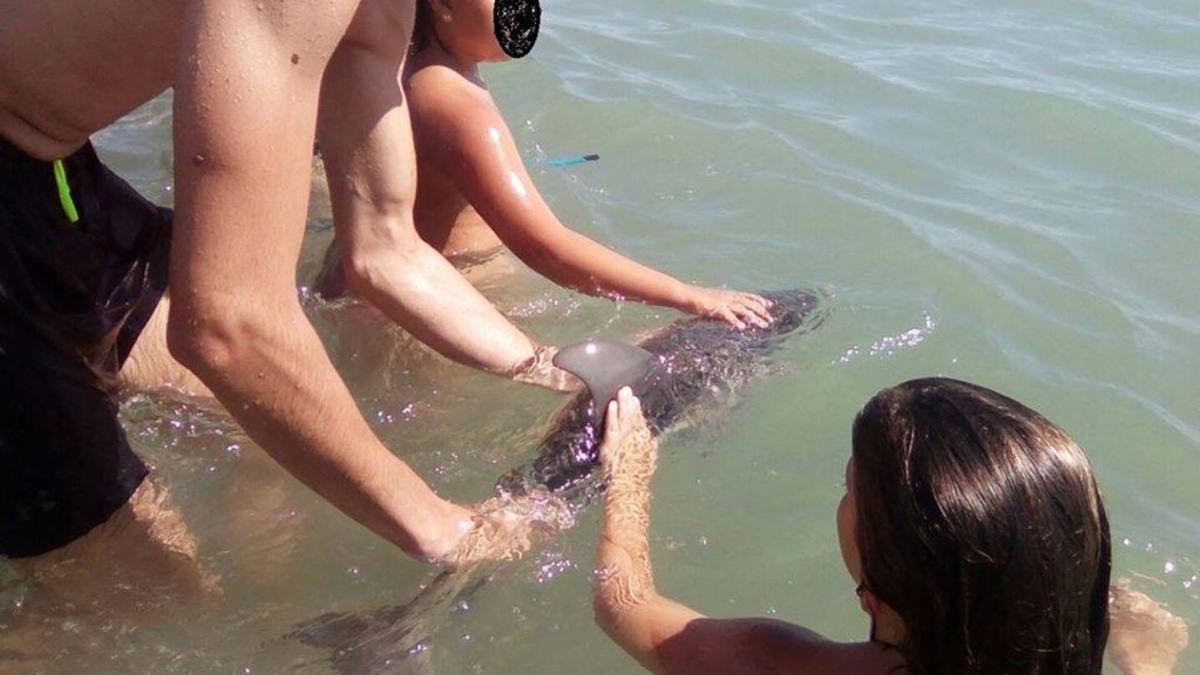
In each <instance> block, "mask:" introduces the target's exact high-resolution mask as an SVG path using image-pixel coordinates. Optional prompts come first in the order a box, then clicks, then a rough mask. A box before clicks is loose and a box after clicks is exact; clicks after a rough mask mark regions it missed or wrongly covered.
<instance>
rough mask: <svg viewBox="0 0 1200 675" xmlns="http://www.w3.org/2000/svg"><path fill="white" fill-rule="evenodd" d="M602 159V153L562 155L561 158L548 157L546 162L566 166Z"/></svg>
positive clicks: (555, 165) (556, 165)
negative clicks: (576, 155) (575, 155)
mask: <svg viewBox="0 0 1200 675" xmlns="http://www.w3.org/2000/svg"><path fill="white" fill-rule="evenodd" d="M598 159H600V155H596V154H592V155H579V156H578V157H561V158H559V159H548V160H546V163H547V164H549V165H550V166H553V167H557V168H560V169H561V168H562V167H565V166H577V165H579V164H587V163H588V162H594V161H596V160H598Z"/></svg>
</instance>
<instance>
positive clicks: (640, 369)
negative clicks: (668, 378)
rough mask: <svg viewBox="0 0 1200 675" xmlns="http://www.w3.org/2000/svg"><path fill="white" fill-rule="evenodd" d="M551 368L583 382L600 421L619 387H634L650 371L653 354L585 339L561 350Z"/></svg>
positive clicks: (622, 343)
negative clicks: (555, 367)
mask: <svg viewBox="0 0 1200 675" xmlns="http://www.w3.org/2000/svg"><path fill="white" fill-rule="evenodd" d="M554 365H556V366H558V367H559V368H562V369H563V370H565V371H567V372H569V373H571V374H572V375H574V376H575V377H578V378H579V379H581V380H583V383H584V384H586V385H587V388H588V391H590V392H591V393H592V400H593V401H595V402H596V416H597V417H598V418H599V419H600V420H601V421H603V419H604V411H605V408H606V407H607V406H608V402H609V401H611V400H613V399H614V398H616V396H617V392H618V391H619V390H620V389H621V387H624V386H633V385H635V384H637V383H638V381H640V380H641V379H642V378H644V377H645V376H646V375H647V374H648V373H649V372H650V369H651V367H652V366H653V365H654V354H651V353H650V352H648V351H646V350H645V349H642V348H641V347H638V346H636V345H630V344H625V343H624V342H616V341H614V340H586V341H584V342H579V343H576V344H573V345H569V346H567V347H563V348H562V349H560V350H559V351H558V353H557V354H555V355H554Z"/></svg>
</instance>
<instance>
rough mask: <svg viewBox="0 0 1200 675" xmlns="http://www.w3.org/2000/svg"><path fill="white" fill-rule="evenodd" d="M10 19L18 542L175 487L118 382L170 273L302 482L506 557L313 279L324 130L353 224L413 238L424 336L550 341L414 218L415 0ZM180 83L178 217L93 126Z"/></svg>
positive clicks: (192, 330) (373, 515)
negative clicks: (391, 401) (408, 100)
mask: <svg viewBox="0 0 1200 675" xmlns="http://www.w3.org/2000/svg"><path fill="white" fill-rule="evenodd" d="M0 16H2V17H3V21H0V383H3V386H2V387H0V556H5V557H9V558H14V559H16V558H31V557H34V556H38V555H40V554H45V553H47V552H49V551H53V550H55V549H60V548H61V547H64V546H66V545H67V544H69V543H70V542H72V541H73V540H77V539H80V538H82V537H84V535H85V534H86V533H88V532H89V531H92V530H97V531H99V530H98V529H97V526H99V525H101V524H102V523H105V522H106V521H114V522H115V521H116V520H118V519H116V518H114V517H113V516H114V514H117V513H118V512H122V510H123V509H126V510H127V509H130V508H131V506H130V504H132V505H133V506H132V507H137V505H138V504H155V503H157V502H158V498H157V497H153V498H152V497H149V496H147V497H145V498H139V494H141V493H143V492H146V491H148V490H151V489H150V488H148V487H147V486H148V485H150V484H151V483H152V482H153V481H150V480H146V475H147V473H148V470H147V468H146V467H145V465H144V464H142V462H141V461H140V460H139V459H138V458H137V456H136V455H134V454H133V453H132V451H131V450H130V448H129V445H128V443H127V441H126V439H125V435H124V433H123V431H122V429H121V428H120V425H119V423H118V421H117V417H116V412H117V408H116V404H115V402H114V398H113V394H114V386H113V379H114V375H115V373H116V371H117V370H118V369H119V367H120V364H121V362H122V361H123V360H124V359H125V357H126V356H127V355H128V353H129V350H130V348H131V346H132V344H133V342H134V340H135V339H136V338H137V335H138V333H139V331H140V330H141V329H142V327H143V326H144V324H145V322H146V321H147V319H148V317H149V316H150V314H151V313H152V312H153V310H154V308H155V305H156V304H157V303H158V301H159V298H160V297H161V295H162V293H163V292H164V291H165V290H166V287H167V286H168V285H169V288H170V295H171V298H172V307H171V309H170V316H169V321H168V324H169V325H168V327H167V333H168V342H169V346H170V350H171V352H172V354H173V355H174V356H175V357H176V358H177V359H178V360H179V361H180V362H182V363H183V364H184V365H185V366H186V367H187V368H188V369H189V370H191V371H192V372H194V373H195V374H196V375H198V376H199V378H200V379H201V380H202V381H203V383H204V384H205V385H206V386H207V387H208V388H209V389H211V390H212V391H213V392H214V394H215V395H216V397H217V398H218V399H219V400H220V402H221V403H222V404H223V405H224V407H225V408H226V409H227V410H228V411H229V412H230V413H231V414H232V415H233V416H234V417H235V418H236V420H237V421H238V423H240V424H241V426H242V427H243V428H244V429H245V430H246V432H247V433H248V434H249V435H250V436H251V437H252V438H253V439H254V440H255V441H256V442H257V443H258V444H259V445H261V446H262V447H263V448H264V449H265V450H266V451H267V452H268V454H270V455H271V457H272V458H274V459H275V461H277V462H278V463H280V464H281V465H282V466H283V467H284V468H285V469H286V470H288V471H289V472H290V473H291V474H292V475H293V476H295V477H296V478H298V479H299V480H301V481H302V482H304V483H305V484H306V485H308V486H309V487H310V488H311V489H313V490H314V491H316V492H317V493H318V494H320V495H321V496H322V497H323V498H325V499H326V500H328V501H329V502H330V503H332V504H333V505H334V506H336V507H337V508H339V509H341V510H342V511H343V512H345V513H346V514H347V515H349V516H350V517H351V518H353V519H355V520H357V521H358V522H360V523H361V524H363V525H364V526H366V527H368V528H370V529H371V530H372V531H374V532H375V533H377V534H378V535H379V536H381V537H383V538H385V539H387V540H388V541H390V542H392V543H394V544H396V545H397V546H399V547H400V548H402V549H403V550H404V551H405V552H406V553H408V554H409V555H411V556H414V557H417V558H421V559H427V560H434V561H441V562H447V563H454V562H461V559H460V556H459V555H458V554H459V552H462V551H472V552H473V553H472V555H495V554H503V553H504V551H499V550H498V549H497V548H496V547H493V546H490V545H481V543H480V542H479V541H478V539H479V538H480V537H491V538H493V539H494V542H495V543H496V544H497V546H498V547H499V548H500V549H503V548H504V546H503V543H504V542H505V541H508V538H507V535H508V534H510V532H508V531H507V530H506V527H505V524H504V523H503V522H498V521H497V520H495V519H492V518H490V517H484V516H480V515H478V513H477V512H476V511H474V510H472V509H468V508H465V507H463V506H459V505H457V504H454V503H451V502H449V501H447V500H445V499H442V498H441V497H439V496H438V495H436V494H435V493H434V492H433V490H432V489H431V488H430V487H429V486H428V485H427V484H426V483H425V482H424V481H422V480H421V479H420V477H418V476H417V475H416V474H415V473H414V472H413V471H412V469H410V468H409V467H408V466H407V465H406V464H405V463H404V462H403V461H401V460H400V459H398V458H397V457H396V456H395V455H393V454H392V453H391V452H390V451H389V450H388V449H387V448H386V447H384V445H383V444H382V443H381V442H380V441H379V440H378V439H377V438H376V437H375V435H374V434H373V433H372V432H371V430H370V428H369V427H368V426H367V424H366V422H365V421H364V419H363V418H362V416H361V414H360V413H359V411H358V409H357V408H356V407H355V404H354V401H353V399H352V398H351V397H350V394H349V392H348V391H347V389H346V386H345V385H344V384H343V382H342V381H341V380H340V378H339V377H338V375H337V373H336V372H335V371H334V369H333V367H332V365H331V364H330V362H329V359H328V357H327V356H326V354H325V352H324V350H323V348H322V345H321V342H320V340H319V339H318V337H317V335H316V333H315V331H314V330H313V328H312V326H311V325H310V324H309V323H308V321H307V320H306V318H305V316H304V313H303V312H302V311H301V307H300V303H299V301H298V298H297V293H296V289H295V286H294V282H293V280H294V274H295V266H296V260H297V257H298V255H299V250H300V243H301V238H302V236H303V233H304V228H303V223H304V219H305V212H306V205H307V194H308V187H309V180H308V175H309V166H310V155H311V151H312V142H313V138H314V136H315V133H316V130H317V128H318V126H319V127H320V129H321V139H322V149H323V152H324V155H325V160H326V162H327V164H328V166H329V174H330V175H331V176H333V177H335V180H333V181H331V183H332V184H331V190H332V197H333V200H334V204H335V213H336V216H337V218H338V220H339V221H340V226H341V228H342V231H343V232H344V233H346V236H347V237H348V238H349V239H350V240H351V241H354V240H356V238H357V237H359V236H367V235H368V234H369V236H370V237H373V238H377V239H384V240H387V241H389V242H390V243H391V244H392V246H391V247H390V249H389V255H390V256H391V257H392V260H393V262H394V263H395V266H394V268H393V274H392V276H391V277H390V281H391V282H392V283H393V284H394V287H395V288H394V298H395V301H396V303H397V307H399V308H401V309H400V310H399V311H403V312H404V313H405V315H406V316H408V317H409V318H410V319H411V321H410V322H409V325H410V327H411V328H412V330H413V331H414V332H416V333H417V334H418V336H419V337H420V338H422V339H423V340H426V341H428V342H430V343H432V344H433V345H434V346H435V347H437V348H438V349H439V350H441V351H443V352H444V353H447V354H450V355H452V356H455V357H457V358H459V359H460V360H462V361H465V362H467V363H471V364H473V365H477V366H479V367H483V368H486V369H490V370H496V371H503V370H505V369H510V368H512V367H513V364H518V363H522V362H529V361H531V360H532V359H533V358H534V345H533V344H532V343H531V342H530V341H529V340H528V339H527V338H526V337H525V336H524V335H522V334H521V333H520V332H519V331H517V330H516V329H515V328H513V327H512V326H511V325H509V324H508V323H507V322H506V321H504V319H503V317H501V316H500V315H499V314H498V313H497V312H496V311H495V309H493V308H492V307H491V305H490V304H489V303H488V302H487V301H486V300H485V299H484V298H482V297H481V296H480V295H479V294H478V293H477V292H476V291H475V290H474V289H473V288H472V287H471V286H470V285H469V284H468V283H467V282H466V281H465V280H464V279H463V278H462V277H461V276H460V275H459V274H458V273H457V272H456V271H455V270H454V269H453V267H451V266H450V265H449V264H448V263H447V262H446V261H445V259H444V258H443V257H442V256H441V255H439V254H438V252H436V251H434V250H433V249H431V248H430V247H428V246H427V245H425V244H423V243H422V242H421V240H420V238H419V237H418V236H417V234H416V232H415V230H414V228H413V225H412V215H411V211H412V202H413V189H414V174H415V167H414V161H413V148H412V138H411V132H410V126H409V119H408V110H407V108H406V106H405V104H404V99H403V96H402V93H401V91H400V88H399V86H398V84H397V81H396V74H397V73H398V72H400V70H401V67H402V65H403V61H404V57H405V54H406V52H407V49H408V42H409V37H410V35H411V30H412V24H413V2H412V0H111V1H108V2H102V3H95V2H78V1H76V0H39V1H38V2H28V1H27V0H0ZM171 87H173V88H174V144H175V157H176V160H177V161H176V163H175V190H176V195H177V197H176V200H177V201H176V209H175V212H174V216H173V218H172V214H171V213H170V212H169V211H166V210H162V209H159V208H157V207H155V206H153V205H151V204H149V203H148V202H146V201H145V200H143V199H142V198H141V197H139V196H138V195H137V194H136V193H134V192H133V191H132V190H131V189H130V188H129V186H128V185H126V184H125V183H124V182H123V181H121V180H120V179H119V178H117V177H116V176H115V175H113V174H112V173H111V172H109V171H108V170H107V169H105V168H104V166H103V165H102V164H101V163H100V161H99V159H98V158H97V157H96V154H95V152H94V151H93V149H92V147H91V145H90V144H89V143H88V138H89V137H90V136H91V135H92V134H93V133H95V132H96V131H98V130H100V129H103V128H104V127H105V126H107V125H109V124H111V123H112V122H113V121H115V120H117V119H118V118H120V117H121V116H123V115H125V114H126V113H128V112H130V111H131V110H133V109H134V108H136V107H137V106H139V105H141V104H143V103H145V102H146V101H148V100H150V99H152V98H154V97H155V96H158V95H159V94H161V93H162V92H164V91H165V90H166V89H168V88H171ZM168 260H169V264H168ZM168 269H169V270H170V273H169V275H168V274H167V270H168ZM134 511H135V514H134V516H135V518H134V520H135V521H137V520H139V518H140V516H138V514H137V513H136V511H137V508H134ZM99 529H103V528H99Z"/></svg>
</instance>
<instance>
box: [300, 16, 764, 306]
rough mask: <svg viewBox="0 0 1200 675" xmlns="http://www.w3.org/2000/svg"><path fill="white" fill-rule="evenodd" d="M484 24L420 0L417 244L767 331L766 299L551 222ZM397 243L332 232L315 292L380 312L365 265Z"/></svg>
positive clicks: (411, 96)
mask: <svg viewBox="0 0 1200 675" xmlns="http://www.w3.org/2000/svg"><path fill="white" fill-rule="evenodd" d="M493 20H494V0H453V1H451V0H418V2H417V20H416V25H415V28H414V33H413V46H412V50H411V52H410V54H409V57H408V63H407V65H406V67H405V73H404V74H403V77H402V80H403V85H404V90H405V93H406V94H407V96H408V104H409V106H410V110H411V115H412V123H413V132H414V137H415V143H416V148H417V176H418V181H417V186H418V187H417V197H416V204H415V207H414V210H413V216H414V218H415V221H416V226H417V230H418V232H419V233H420V235H421V238H422V239H424V240H425V241H426V242H427V243H429V244H430V245H432V246H433V247H434V248H435V249H437V250H439V251H441V253H442V254H443V255H445V256H446V257H447V258H449V259H450V260H452V261H453V262H455V263H456V264H458V265H459V266H460V267H463V266H469V265H472V264H475V263H478V262H480V261H485V260H488V259H489V258H491V257H492V256H494V255H496V254H497V253H498V252H500V251H502V250H503V249H504V248H505V247H507V248H509V249H511V250H512V252H513V253H515V254H516V255H517V257H519V258H520V259H521V260H522V261H524V262H525V263H526V264H527V265H529V267H531V268H533V269H534V270H535V271H536V272H538V273H540V274H542V275H543V276H545V277H547V278H549V279H550V280H552V281H554V282H555V283H557V284H560V285H562V286H567V287H570V288H574V289H576V290H579V291H582V292H585V293H589V294H591V295H602V296H608V297H617V296H619V297H623V298H628V299H631V300H638V301H641V302H646V303H650V304H654V305H661V306H664V307H672V308H675V309H678V310H680V311H682V312H686V313H688V314H694V315H697V316H705V317H710V318H714V319H720V320H722V321H726V322H728V323H729V324H732V325H734V326H737V327H739V328H741V327H743V326H745V325H746V324H751V325H765V323H766V322H767V321H768V313H767V306H768V303H767V302H766V300H764V299H763V298H761V297H759V296H757V295H754V294H751V293H741V292H736V291H729V290H722V289H713V288H701V287H699V286H694V285H691V284H687V283H683V282H681V281H679V280H677V279H675V278H673V277H671V276H669V275H667V274H663V273H662V272H658V271H656V270H653V269H650V268H649V267H646V266H645V265H641V264H638V263H636V262H634V261H632V260H630V259H628V258H626V257H624V256H622V255H620V254H618V253H616V252H614V251H612V250H611V249H609V248H606V247H605V246H603V245H601V244H598V243H596V242H595V241H592V240H591V239H589V238H588V237H586V236H584V235H582V234H579V233H578V232H574V231H572V230H570V229H569V228H567V227H566V226H565V225H563V223H561V222H560V221H559V220H558V218H557V217H555V215H554V212H553V211H551V210H550V207H549V205H547V204H546V202H545V201H544V200H543V199H542V196H541V195H540V194H539V193H538V190H537V187H536V186H534V184H533V181H532V180H531V179H530V177H529V174H528V172H527V171H526V169H525V165H524V163H523V162H522V160H521V155H520V153H519V152H518V150H517V147H516V144H515V142H514V140H513V136H512V133H511V132H510V131H509V129H508V126H507V125H506V124H505V123H504V118H503V117H501V115H500V111H499V110H498V109H497V107H496V104H495V102H494V101H493V100H492V96H491V94H490V93H489V92H488V89H487V85H486V84H485V83H484V82H483V80H482V79H481V78H480V75H479V64H480V63H483V62H489V61H503V60H505V59H507V58H508V55H507V54H506V52H505V50H504V49H502V46H501V44H500V43H499V41H498V40H497V38H496V34H495V31H494V26H493ZM529 46H530V47H531V46H532V45H529ZM335 210H336V205H335ZM394 246H395V244H394V243H392V242H387V241H379V240H377V238H373V237H372V236H371V233H361V232H356V233H341V232H339V233H338V237H337V242H336V244H335V245H334V246H331V248H330V251H329V252H328V253H327V254H326V261H325V267H324V269H323V270H322V272H321V274H320V276H319V278H318V280H317V283H316V289H317V291H318V292H320V293H321V294H322V295H324V296H326V297H337V296H339V295H342V294H344V293H345V292H347V291H351V290H352V291H354V292H356V293H357V294H359V295H361V296H362V297H364V298H365V299H367V300H368V301H369V302H372V304H376V305H378V306H380V307H381V308H384V307H387V306H388V305H389V304H390V303H388V302H387V300H386V298H384V297H381V294H380V293H379V292H378V289H373V288H370V286H371V285H372V283H373V282H372V280H373V279H375V280H377V279H379V278H381V277H382V276H384V274H383V273H382V272H381V271H377V270H373V269H372V268H373V267H385V266H387V265H388V264H391V262H390V261H389V259H388V256H387V250H388V249H389V248H394ZM374 283H375V285H379V284H378V283H377V282H374ZM375 299H378V300H379V301H378V302H376V300H375ZM394 318H397V320H400V319H402V318H403V317H394Z"/></svg>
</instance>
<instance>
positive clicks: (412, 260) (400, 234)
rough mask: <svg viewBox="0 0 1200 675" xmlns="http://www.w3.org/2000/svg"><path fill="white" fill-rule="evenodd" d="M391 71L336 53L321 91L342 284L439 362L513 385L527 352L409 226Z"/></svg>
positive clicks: (410, 185) (407, 136)
mask: <svg viewBox="0 0 1200 675" xmlns="http://www.w3.org/2000/svg"><path fill="white" fill-rule="evenodd" d="M368 39H370V38H369V37H368ZM380 39H388V38H387V37H386V36H380ZM397 72H398V71H397V64H396V62H395V59H390V58H384V57H382V56H381V55H380V54H379V52H378V50H375V49H371V48H369V46H368V45H363V44H353V43H351V44H345V45H343V46H342V47H341V48H339V49H338V50H337V52H335V53H334V55H333V59H332V61H331V62H330V64H329V69H328V72H327V74H326V78H325V83H324V85H323V86H322V92H321V112H320V132H319V136H320V139H321V155H322V157H323V158H324V160H325V166H326V175H327V177H328V181H329V192H330V197H331V200H332V203H333V215H334V223H335V225H336V227H337V237H338V241H339V248H340V249H341V250H342V251H352V252H353V255H352V256H349V257H348V259H347V260H346V261H345V262H346V264H345V268H344V269H345V274H346V279H347V282H348V283H349V285H350V287H351V289H352V290H353V291H354V292H355V294H357V295H359V296H360V297H362V298H363V299H364V300H366V301H367V302H369V303H371V304H372V305H374V306H375V307H378V308H379V309H380V310H381V311H383V312H384V314H386V315H387V316H388V317H389V318H391V319H392V320H393V321H395V322H396V323H398V324H400V325H401V326H403V327H404V328H405V329H406V330H408V331H409V332H411V333H413V334H414V335H416V337H417V338H419V339H420V340H421V341H422V342H425V343H427V344H429V345H430V346H432V347H433V348H434V349H436V350H437V351H439V352H440V353H442V354H443V355H445V356H447V357H449V358H452V359H454V360H456V361H459V362H461V363H465V364H467V365H470V366H474V367H476V368H482V369H484V370H487V371H489V372H492V373H496V374H501V375H506V376H510V377H512V376H516V375H517V374H518V371H519V370H520V369H521V368H522V367H524V366H528V365H529V364H531V363H532V362H533V361H534V352H535V349H536V345H535V344H534V343H533V341H531V340H530V339H529V338H528V337H526V335H525V334H524V333H522V332H521V331H520V330H518V329H517V328H516V327H515V326H513V325H512V324H511V323H510V322H509V321H508V320H507V319H506V318H504V316H503V315H502V314H500V312H499V311H497V310H496V308H495V307H493V306H492V304H491V303H490V302H488V300H487V299H486V298H484V297H483V296H482V295H481V294H480V293H479V291H477V290H476V289H475V288H474V287H473V286H472V285H471V284H470V283H469V282H468V281H467V280H466V279H464V278H463V277H462V275H461V274H459V273H458V271H457V270H455V269H454V267H453V266H452V265H451V264H450V263H449V262H447V261H446V259H445V258H443V257H442V256H441V254H439V253H438V252H437V251H435V250H434V249H433V248H431V247H430V246H429V245H428V244H426V243H425V242H424V241H422V240H421V238H420V236H419V235H418V234H417V231H416V228H415V227H414V226H413V221H412V204H413V200H414V198H415V190H416V162H415V158H414V156H413V140H412V127H411V125H410V124H409V118H408V109H407V106H406V105H405V101H404V96H403V93H402V91H401V89H400V85H399V83H398V82H397ZM351 101H353V102H354V104H353V105H351V104H350V102H351Z"/></svg>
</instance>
